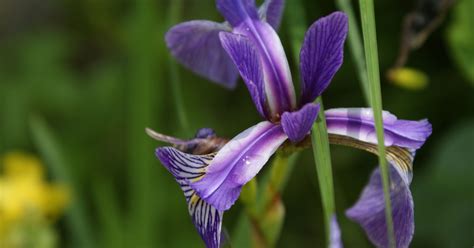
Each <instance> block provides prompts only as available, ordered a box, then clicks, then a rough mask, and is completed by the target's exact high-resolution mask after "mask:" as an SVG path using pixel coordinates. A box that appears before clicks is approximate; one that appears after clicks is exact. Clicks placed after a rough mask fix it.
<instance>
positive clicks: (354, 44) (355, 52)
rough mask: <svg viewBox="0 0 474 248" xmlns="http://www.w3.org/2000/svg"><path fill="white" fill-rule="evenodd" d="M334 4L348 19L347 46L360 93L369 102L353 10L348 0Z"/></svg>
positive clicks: (360, 44) (360, 39) (362, 56)
mask: <svg viewBox="0 0 474 248" xmlns="http://www.w3.org/2000/svg"><path fill="white" fill-rule="evenodd" d="M336 4H337V6H338V8H339V9H341V10H342V11H343V12H344V13H346V15H347V17H348V19H349V48H350V51H351V55H352V61H353V62H354V64H355V66H356V68H357V76H358V77H359V83H360V87H361V89H362V93H364V98H365V101H366V102H367V104H369V103H370V92H369V87H368V86H369V85H368V80H367V69H366V67H365V58H364V47H363V46H362V38H361V35H360V30H359V25H358V22H357V19H356V17H355V11H354V8H353V7H352V3H351V1H350V0H337V1H336Z"/></svg>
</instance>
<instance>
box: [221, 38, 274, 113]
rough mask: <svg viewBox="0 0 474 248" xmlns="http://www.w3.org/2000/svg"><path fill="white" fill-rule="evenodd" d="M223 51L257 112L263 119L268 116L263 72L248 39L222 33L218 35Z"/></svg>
mask: <svg viewBox="0 0 474 248" xmlns="http://www.w3.org/2000/svg"><path fill="white" fill-rule="evenodd" d="M219 36H220V39H221V43H222V46H223V47H224V49H225V50H226V51H227V53H228V54H229V56H230V58H231V59H232V60H233V61H234V63H235V65H236V66H237V69H238V70H239V72H240V75H241V76H242V78H243V79H244V82H245V84H246V85H247V88H248V90H249V91H250V95H251V96H252V100H253V102H254V104H255V106H256V108H257V111H258V112H259V113H260V115H262V117H264V118H269V117H270V115H269V113H268V111H267V110H266V109H264V106H265V90H264V84H263V72H262V68H261V65H260V59H259V57H258V54H257V51H256V50H255V47H254V46H253V44H252V43H251V42H250V41H249V39H248V38H247V37H245V36H243V35H239V34H232V33H226V32H223V33H221V34H220V35H219Z"/></svg>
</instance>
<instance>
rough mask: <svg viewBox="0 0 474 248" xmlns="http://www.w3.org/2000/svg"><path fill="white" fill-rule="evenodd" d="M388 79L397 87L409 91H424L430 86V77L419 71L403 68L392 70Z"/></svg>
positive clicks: (388, 74)
mask: <svg viewBox="0 0 474 248" xmlns="http://www.w3.org/2000/svg"><path fill="white" fill-rule="evenodd" d="M387 77H388V79H389V80H390V82H392V83H393V84H395V85H398V86H400V87H402V88H405V89H408V90H422V89H424V88H426V87H427V86H428V81H429V79H428V76H427V75H426V74H425V73H424V72H422V71H419V70H417V69H413V68H407V67H401V68H395V69H390V70H389V71H388V73H387Z"/></svg>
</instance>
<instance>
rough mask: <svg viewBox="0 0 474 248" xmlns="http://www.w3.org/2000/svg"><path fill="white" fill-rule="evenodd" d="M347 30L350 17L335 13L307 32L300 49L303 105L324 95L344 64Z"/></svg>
mask: <svg viewBox="0 0 474 248" xmlns="http://www.w3.org/2000/svg"><path fill="white" fill-rule="evenodd" d="M347 31H348V20H347V16H346V15H345V14H344V13H343V12H335V13H332V14H330V15H328V16H326V17H323V18H321V19H319V20H317V21H316V22H315V23H314V24H313V25H311V27H310V28H309V29H308V31H307V32H306V35H305V38H304V42H303V45H302V47H301V52H300V70H301V77H302V81H303V82H302V85H301V94H302V99H301V101H302V104H305V103H308V102H312V101H314V99H316V97H318V96H320V95H321V94H322V92H323V91H324V90H325V89H326V88H327V87H328V85H329V83H330V82H331V80H332V78H333V77H334V75H335V74H336V72H337V71H338V70H339V68H340V67H341V65H342V59H343V52H344V41H345V40H346V36H347Z"/></svg>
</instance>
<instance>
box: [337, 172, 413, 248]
mask: <svg viewBox="0 0 474 248" xmlns="http://www.w3.org/2000/svg"><path fill="white" fill-rule="evenodd" d="M405 178H407V177H405ZM409 178H411V177H409ZM409 185H410V181H404V180H403V179H402V177H401V176H400V174H399V172H398V171H397V170H396V169H394V168H393V167H392V166H391V168H390V199H391V202H392V216H393V226H394V231H395V239H396V247H397V248H402V247H408V245H409V244H410V242H411V239H412V237H413V232H414V229H415V225H414V210H413V198H412V195H411V191H410V189H409ZM346 215H347V216H348V217H349V218H350V219H352V220H354V221H356V222H358V223H359V224H360V225H361V226H362V228H363V229H364V230H365V232H366V234H367V236H368V237H369V239H370V241H371V242H372V243H373V244H374V245H375V246H377V247H389V244H388V237H387V227H386V224H385V201H384V194H383V186H382V179H381V176H380V170H379V169H378V168H377V169H375V171H374V172H373V173H372V176H371V177H370V181H369V183H368V185H367V186H366V187H365V188H364V190H363V192H362V194H361V196H360V198H359V200H358V201H357V203H356V204H355V205H354V206H353V207H351V208H350V209H348V210H347V211H346Z"/></svg>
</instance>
